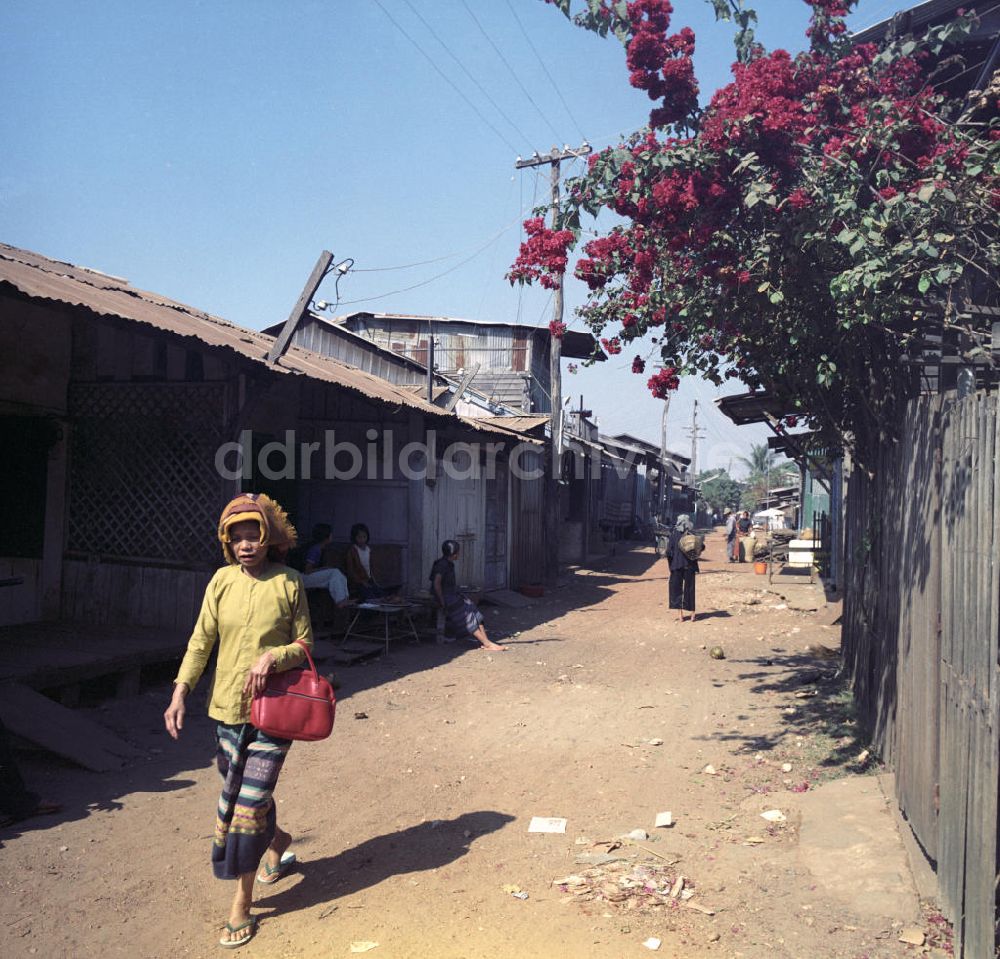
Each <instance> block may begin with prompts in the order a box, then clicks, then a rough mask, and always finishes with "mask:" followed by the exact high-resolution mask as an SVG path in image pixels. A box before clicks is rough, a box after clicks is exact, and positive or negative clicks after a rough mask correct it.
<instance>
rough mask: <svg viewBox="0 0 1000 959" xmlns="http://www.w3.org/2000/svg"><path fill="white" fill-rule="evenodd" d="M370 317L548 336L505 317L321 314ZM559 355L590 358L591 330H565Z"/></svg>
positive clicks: (336, 320)
mask: <svg viewBox="0 0 1000 959" xmlns="http://www.w3.org/2000/svg"><path fill="white" fill-rule="evenodd" d="M362 318H370V319H373V320H381V321H387V322H391V321H392V320H404V321H407V320H413V321H415V322H418V323H467V324H468V325H469V326H502V327H506V328H508V329H512V330H524V331H526V332H528V333H543V334H544V335H545V336H546V337H547V336H549V328H548V327H547V326H533V325H531V324H528V323H508V322H507V321H505V320H467V319H464V318H463V317H459V316H426V315H424V316H422V315H420V314H418V313H372V312H370V311H368V310H359V311H358V312H357V313H343V314H341V315H340V316H334V317H330V318H329V319H327V318H326V317H321V319H323V320H325V321H326V322H327V323H331V324H347V323H350V322H352V321H354V320H359V319H362ZM562 344H563V349H562V354H563V356H565V357H567V358H569V359H578V360H585V359H587V358H588V357H590V356H591V355H592V354H593V353H594V350H595V349H596V348H597V340H596V339H594V336H593V335H592V334H591V333H586V332H584V331H583V330H567V331H566V332H565V333H564V334H563V338H562ZM605 358H606V357H605V355H604V353H603V352H602V351H600V350H598V351H597V356H596V357H595V359H597V360H598V361H602V360H604V359H605Z"/></svg>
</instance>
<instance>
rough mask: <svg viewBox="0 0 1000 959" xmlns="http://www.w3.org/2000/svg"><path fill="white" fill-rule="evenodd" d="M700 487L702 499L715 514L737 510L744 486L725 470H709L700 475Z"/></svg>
mask: <svg viewBox="0 0 1000 959" xmlns="http://www.w3.org/2000/svg"><path fill="white" fill-rule="evenodd" d="M697 483H698V486H699V487H700V488H701V493H700V496H701V499H702V501H703V502H704V503H705V504H706V505H707V506H708V508H709V509H710V510H712V512H714V513H721V512H722V511H723V510H726V509H736V507H737V506H739V503H740V497H741V496H742V495H743V484H742V483H739V482H737V481H736V480H734V479H733V478H732V477H731V476H730V475H729V474H728V473H727V472H726V471H725V470H722V469H720V470H708V471H706V472H704V473H699V474H698V478H697Z"/></svg>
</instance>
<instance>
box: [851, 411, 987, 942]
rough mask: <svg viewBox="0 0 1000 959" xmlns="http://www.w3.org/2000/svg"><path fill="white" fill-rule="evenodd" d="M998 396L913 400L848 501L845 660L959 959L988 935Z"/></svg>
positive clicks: (857, 474)
mask: <svg viewBox="0 0 1000 959" xmlns="http://www.w3.org/2000/svg"><path fill="white" fill-rule="evenodd" d="M998 407H1000V402H998V397H997V396H996V395H995V394H994V395H988V394H985V393H980V394H975V395H973V396H969V397H967V398H964V399H961V400H959V399H957V398H956V395H955V394H954V393H948V394H943V395H940V396H933V397H921V398H920V399H916V400H913V401H912V402H911V404H910V405H909V407H908V411H907V417H906V423H905V426H904V428H903V431H902V435H901V437H900V439H899V441H898V443H896V444H894V445H892V446H888V445H887V446H886V447H885V448H884V450H883V453H882V456H881V457H880V460H879V462H877V463H876V464H875V469H874V476H873V477H872V478H870V477H869V476H868V475H867V474H865V473H863V472H862V471H861V470H855V471H854V473H853V475H852V476H851V478H850V485H849V489H848V495H847V504H846V514H847V515H846V525H845V544H844V559H845V574H846V598H845V607H844V656H845V663H846V666H847V669H848V670H849V671H850V673H851V676H852V679H853V683H854V695H855V701H856V703H857V706H858V709H859V713H860V718H861V721H862V722H863V723H864V725H865V727H866V729H867V731H868V732H869V733H870V735H871V736H872V740H873V744H874V748H875V749H876V750H877V751H878V752H879V754H880V755H881V756H882V758H883V759H884V760H885V761H886V763H887V764H888V765H889V766H890V767H891V768H893V769H894V771H895V773H896V776H895V781H896V795H897V799H898V802H899V806H900V809H901V810H902V812H903V813H904V815H905V816H906V817H907V819H908V821H909V823H910V826H911V827H912V829H913V832H914V835H915V836H916V838H917V840H918V841H919V843H920V844H921V846H922V847H923V849H924V851H925V852H926V854H927V856H928V857H929V858H930V860H931V861H932V863H934V865H935V866H936V869H937V879H938V890H939V898H940V902H941V906H942V909H943V911H944V912H945V915H947V917H948V918H949V919H950V920H951V921H952V922H953V924H954V927H955V955H956V957H959V959H992V957H994V956H995V955H996V942H997V916H998V909H997V905H998V902H997V877H998V874H1000V849H998V840H997V796H998V792H1000V757H998V745H1000V740H998V733H1000V698H998V696H1000V669H998V666H1000V659H998V635H1000V610H998V604H1000V516H998V513H997V510H998V507H1000V463H998V462H997V453H998V452H1000V441H998V429H1000V416H998Z"/></svg>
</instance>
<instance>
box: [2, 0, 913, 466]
mask: <svg viewBox="0 0 1000 959" xmlns="http://www.w3.org/2000/svg"><path fill="white" fill-rule="evenodd" d="M907 5H908V4H906V3H897V2H890V0H871V2H865V0H862V2H861V3H860V5H859V9H858V12H857V13H856V14H855V15H854V17H853V18H852V26H853V27H854V28H860V27H863V26H866V25H868V24H870V23H872V22H876V21H878V20H881V19H884V18H885V17H886V16H889V15H891V14H892V13H893V12H894V11H895V10H897V9H902V8H904V7H905V6H907ZM674 6H675V8H676V12H675V16H674V24H673V25H674V27H675V28H679V27H681V26H684V25H689V26H692V27H693V28H694V29H695V32H696V34H697V37H698V53H697V56H696V61H697V67H698V75H699V81H700V83H701V87H702V91H703V95H709V94H710V93H711V91H712V90H714V89H715V88H716V87H717V86H719V85H720V84H721V83H724V82H725V81H726V79H727V77H728V72H729V67H730V63H731V61H732V59H733V57H732V44H731V28H730V27H729V26H728V25H726V24H715V22H714V19H713V17H712V13H711V10H710V8H709V6H708V4H707V3H705V2H703V0H675V3H674ZM756 6H757V9H758V12H759V13H760V16H761V25H760V30H759V36H760V39H761V40H762V41H763V42H764V43H765V45H767V46H769V47H774V46H781V47H785V48H786V49H789V50H793V51H794V50H797V49H800V48H801V46H802V45H803V44H804V42H805V37H804V32H805V28H806V23H807V19H808V16H807V14H808V9H807V7H806V5H805V4H804V3H803V2H802V0H758V3H757V4H756ZM543 62H544V67H543V66H542V64H543ZM0 64H2V65H0V79H2V82H3V88H4V91H5V95H4V98H3V106H2V107H0V136H2V139H3V142H4V144H5V149H4V163H3V169H2V171H0V240H3V241H4V242H7V243H12V244H14V245H16V246H23V247H26V248H28V249H32V250H35V251H37V252H40V253H43V254H45V255H47V256H51V257H54V258H56V259H62V260H69V261H71V262H74V263H78V264H82V265H86V266H90V267H93V268H96V269H100V270H103V271H105V272H108V273H113V274H116V275H119V276H124V277H127V278H128V280H129V281H130V282H131V283H133V284H135V285H136V286H139V287H142V288H144V289H148V290H154V291H156V292H158V293H162V294H165V295H167V296H170V297H173V298H174V299H177V300H180V301H182V302H185V303H189V304H191V305H193V306H197V307H200V308H202V309H206V310H208V311H210V312H212V313H215V314H217V315H219V316H222V317H225V318H226V319H228V320H231V321H233V322H235V323H240V324H242V325H245V326H249V327H253V328H261V327H264V326H267V325H269V324H271V323H275V322H278V321H280V320H283V319H285V317H286V316H287V314H288V311H289V310H290V308H291V306H292V304H293V303H294V302H295V300H296V298H297V297H298V294H299V292H300V291H301V288H302V285H303V283H304V282H305V279H306V277H307V276H308V275H309V273H310V271H311V269H312V267H313V264H314V263H315V261H316V258H317V256H318V255H319V253H320V251H321V250H322V249H324V248H326V249H328V250H331V251H332V252H333V253H334V255H335V256H336V257H337V258H338V260H340V259H345V258H347V257H351V258H353V259H354V261H355V268H356V272H352V273H351V274H349V275H348V276H347V277H345V278H344V279H343V280H342V281H341V283H340V288H339V295H340V299H341V305H340V307H339V309H338V312H348V311H350V310H354V309H367V310H373V311H376V312H378V311H382V312H406V313H428V314H433V315H451V316H460V317H468V318H473V319H495V320H505V321H519V322H524V323H529V324H541V323H546V322H548V319H549V295H548V293H547V292H546V291H541V290H534V289H529V290H523V291H522V290H519V289H517V288H515V289H512V288H511V287H510V286H509V284H508V283H507V282H506V281H505V280H504V273H505V272H506V269H507V267H508V265H509V264H510V262H511V261H512V260H513V259H514V257H515V256H516V253H517V246H518V243H519V240H520V232H519V225H520V221H521V220H522V219H523V218H524V216H525V215H526V214H527V212H528V211H529V210H530V208H531V206H532V203H533V201H541V200H542V199H543V198H544V197H546V196H547V195H548V188H549V187H548V172H547V171H548V168H540V170H538V171H531V170H528V171H524V172H518V171H515V169H514V161H515V158H516V156H517V154H519V153H520V154H522V155H524V156H528V155H530V154H531V153H532V151H533V150H538V151H539V152H545V151H546V150H547V149H548V148H549V147H550V146H552V145H553V144H560V145H561V144H564V143H568V144H570V145H577V144H578V143H579V142H580V141H581V139H582V138H583V137H586V138H588V139H589V141H590V142H591V143H592V144H594V145H595V146H597V147H602V146H606V145H607V144H608V143H610V142H612V141H614V140H616V139H617V136H618V135H619V134H621V133H627V132H629V131H631V130H633V129H636V128H637V127H640V126H641V125H642V124H643V123H644V122H645V120H646V118H647V116H648V112H649V108H650V104H649V101H648V100H647V99H646V98H645V95H644V94H642V93H640V92H639V91H636V90H633V89H632V88H631V87H629V85H628V80H627V73H626V70H625V66H624V51H623V49H622V47H621V46H620V45H619V44H618V43H617V41H615V40H614V39H607V40H602V39H600V38H598V37H596V36H594V35H592V34H590V33H587V32H585V31H582V30H580V29H578V28H575V27H573V26H572V25H571V24H570V23H569V22H568V21H566V20H565V19H564V18H563V17H562V15H561V14H560V13H559V12H558V11H557V10H556V9H555V8H554V7H551V6H549V5H547V4H545V3H543V2H541V0H436V2H434V3H426V2H421V0H355V2H353V3H347V2H343V0H327V2H319V0H286V2H281V3H278V2H275V0H240V2H235V0H215V2H211V0H204V2H199V0H172V2H169V3H168V2H165V0H148V2H145V3H135V2H134V0H130V2H123V0H98V2H96V3H90V4H81V3H79V2H76V0H72V2H71V0H58V2H56V0H32V2H31V3H30V4H28V3H25V4H14V3H7V4H3V7H2V9H0ZM435 65H436V68H435ZM546 70H547V73H546ZM442 74H444V76H442ZM446 78H447V79H446ZM553 80H554V82H553ZM449 81H450V82H449ZM459 91H461V92H459ZM484 91H485V92H484ZM463 93H464V97H463V95H462V94H463ZM470 101H471V104H470ZM564 166H566V167H568V169H566V170H565V172H567V173H570V174H572V172H573V167H571V166H569V165H564ZM431 261H433V262H431ZM414 263H417V264H419V265H417V266H409V264H414ZM397 267H407V268H405V269H396V268H397ZM399 291H404V292H399ZM334 295H335V291H334V289H333V283H332V281H329V282H328V283H327V284H326V285H325V286H324V287H323V289H322V290H321V292H320V294H319V296H320V297H322V298H324V299H327V300H333V299H334ZM566 302H567V320H569V321H570V322H571V325H576V326H579V321H576V323H575V324H574V323H573V321H572V309H573V308H574V307H576V306H579V305H580V304H582V303H583V302H584V289H583V287H582V285H581V284H579V283H578V282H577V281H575V280H572V279H570V280H569V281H568V283H567V289H566ZM641 349H642V348H640V350H641ZM647 349H648V348H647ZM635 352H636V350H635V349H633V350H630V351H629V352H628V353H626V354H625V355H623V356H622V357H618V358H612V360H611V361H610V362H606V363H604V364H601V365H600V366H599V367H595V368H592V369H581V370H580V371H579V372H578V373H576V374H570V375H565V376H564V389H565V390H566V391H567V392H568V393H571V394H572V395H573V396H574V397H578V396H579V394H581V393H582V394H583V395H584V398H585V402H586V405H587V406H588V407H589V408H592V409H594V411H595V413H596V414H597V416H598V417H599V419H600V424H601V428H602V430H604V431H606V432H612V433H614V432H621V431H628V432H632V433H636V434H638V435H640V436H643V437H645V438H647V439H650V440H653V441H658V438H659V433H660V415H661V411H662V405H661V403H659V402H658V401H656V400H654V399H653V398H652V397H651V396H650V395H649V393H648V392H647V390H646V388H645V379H646V377H639V376H633V375H632V374H631V372H630V371H629V370H628V366H629V365H630V364H631V359H632V356H633V355H634V354H635ZM735 391H738V390H737V388H736V387H730V388H729V392H735ZM718 392H719V391H718V390H716V389H715V388H714V387H712V386H711V385H710V384H707V383H703V382H700V381H696V380H686V381H684V383H683V384H682V387H681V389H680V391H679V393H678V395H677V397H676V398H675V399H674V401H673V402H672V405H671V409H670V415H669V421H668V433H669V440H668V445H670V446H671V447H672V448H674V449H677V450H680V451H684V452H689V451H690V440H689V438H688V436H687V434H686V432H684V428H685V427H686V426H688V425H690V421H691V410H692V406H693V402H694V400H695V399H698V400H699V404H700V409H699V418H700V425H701V426H702V427H704V429H705V430H706V435H705V438H704V440H703V442H702V445H701V447H700V452H699V457H700V463H701V465H702V466H706V465H707V466H727V465H728V464H729V462H730V461H732V460H735V459H737V458H738V457H739V456H740V455H743V454H745V453H746V452H747V450H748V447H749V445H750V443H752V442H760V441H761V439H762V438H763V437H764V436H765V435H766V430H764V429H763V428H753V427H748V428H744V429H737V428H735V427H733V426H732V424H730V423H729V421H728V420H726V419H725V418H723V417H722V416H721V415H720V414H718V413H717V412H716V411H715V409H714V406H713V405H712V400H713V398H714V397H715V396H717V395H718ZM575 402H576V400H574V403H575ZM735 471H736V472H739V469H738V467H737V468H736V470H735Z"/></svg>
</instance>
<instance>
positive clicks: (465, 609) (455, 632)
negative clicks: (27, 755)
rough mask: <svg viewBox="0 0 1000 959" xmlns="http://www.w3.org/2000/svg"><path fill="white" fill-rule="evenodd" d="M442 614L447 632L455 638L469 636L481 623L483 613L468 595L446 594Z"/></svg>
mask: <svg viewBox="0 0 1000 959" xmlns="http://www.w3.org/2000/svg"><path fill="white" fill-rule="evenodd" d="M445 599H446V602H447V605H446V606H445V610H444V615H445V621H446V622H447V632H449V633H450V634H451V635H452V636H454V637H456V638H457V639H462V638H464V637H466V636H471V635H472V634H473V633H474V632H475V631H476V630H477V629H479V627H480V626H482V625H483V614H482V613H481V612H479V610H478V609H476V604H475V603H474V602H472V600H471V599H469V597H468V596H462V595H458V596H447V597H445Z"/></svg>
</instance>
